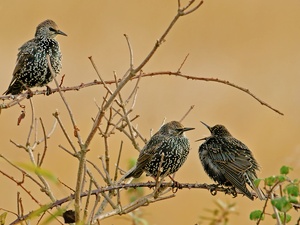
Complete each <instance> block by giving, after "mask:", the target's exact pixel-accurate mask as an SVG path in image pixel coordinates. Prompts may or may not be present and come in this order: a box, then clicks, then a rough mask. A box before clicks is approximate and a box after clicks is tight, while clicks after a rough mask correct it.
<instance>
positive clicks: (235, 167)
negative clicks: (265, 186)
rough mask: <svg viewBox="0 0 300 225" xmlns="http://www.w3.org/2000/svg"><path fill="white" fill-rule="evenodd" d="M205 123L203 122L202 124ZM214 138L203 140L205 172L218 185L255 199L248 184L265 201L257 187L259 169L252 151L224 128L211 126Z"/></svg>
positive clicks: (200, 150)
mask: <svg viewBox="0 0 300 225" xmlns="http://www.w3.org/2000/svg"><path fill="white" fill-rule="evenodd" d="M202 123H203V122H202ZM203 124H204V125H205V126H206V127H207V128H208V129H209V130H210V132H211V136H210V137H207V138H202V139H200V140H205V142H204V143H203V144H202V145H200V147H199V157H200V160H201V163H202V165H203V168H204V170H205V172H206V173H207V174H208V175H209V177H210V178H212V179H213V180H214V181H216V182H217V183H218V184H219V185H224V186H230V187H234V188H237V189H238V190H240V191H241V192H242V193H244V194H245V195H246V196H247V197H248V198H250V199H251V200H253V196H252V194H251V192H250V191H249V190H248V189H247V184H248V185H249V186H250V187H251V188H252V189H253V190H254V191H255V192H256V193H257V195H258V197H259V199H261V200H263V199H265V195H264V194H263V193H262V191H261V190H260V189H259V188H257V187H256V186H255V185H254V180H255V179H257V175H256V170H258V169H259V165H258V163H257V161H256V160H255V159H254V157H253V155H252V153H251V151H250V150H249V148H248V147H247V146H246V145H244V144H243V143H242V142H241V141H239V140H237V139H235V138H234V137H233V136H232V135H231V134H230V133H229V131H228V130H227V129H226V128H225V127H224V126H223V125H215V126H213V127H210V126H208V125H206V124H205V123H203Z"/></svg>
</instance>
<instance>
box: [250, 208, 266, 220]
mask: <svg viewBox="0 0 300 225" xmlns="http://www.w3.org/2000/svg"><path fill="white" fill-rule="evenodd" d="M260 218H261V220H264V218H265V215H264V214H263V213H262V211H261V210H254V211H252V212H251V213H250V220H259V219H260Z"/></svg>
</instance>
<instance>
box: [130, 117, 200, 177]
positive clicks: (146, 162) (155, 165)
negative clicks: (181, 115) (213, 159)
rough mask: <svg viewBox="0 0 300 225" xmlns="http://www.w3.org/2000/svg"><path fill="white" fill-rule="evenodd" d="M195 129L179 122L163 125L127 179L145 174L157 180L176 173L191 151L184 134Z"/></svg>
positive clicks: (146, 146)
mask: <svg viewBox="0 0 300 225" xmlns="http://www.w3.org/2000/svg"><path fill="white" fill-rule="evenodd" d="M193 129H194V128H187V127H184V126H183V125H182V124H181V123H179V122H177V121H172V122H169V123H166V124H165V125H163V126H162V127H161V128H160V130H159V131H158V132H157V133H155V134H154V135H153V136H152V137H151V139H150V140H149V142H148V143H147V144H146V145H145V146H144V148H143V149H142V150H141V152H140V155H139V157H138V159H137V163H136V166H135V167H134V169H133V170H132V171H131V172H130V173H129V174H128V175H126V177H125V178H129V177H134V178H138V177H140V176H141V175H142V173H143V172H146V174H147V175H149V176H153V177H155V178H156V177H157V176H158V175H160V176H168V175H170V174H173V173H175V172H176V171H177V170H178V169H179V168H180V167H181V166H182V165H183V163H184V162H185V160H186V158H187V156H188V154H189V150H190V142H189V140H188V139H187V138H186V137H185V135H184V132H185V131H189V130H193ZM162 157H163V159H162ZM159 169H160V170H159Z"/></svg>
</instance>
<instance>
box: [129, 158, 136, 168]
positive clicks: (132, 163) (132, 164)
mask: <svg viewBox="0 0 300 225" xmlns="http://www.w3.org/2000/svg"><path fill="white" fill-rule="evenodd" d="M128 164H129V168H132V167H134V166H135V164H136V158H130V159H129V160H128Z"/></svg>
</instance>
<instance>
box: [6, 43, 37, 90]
mask: <svg viewBox="0 0 300 225" xmlns="http://www.w3.org/2000/svg"><path fill="white" fill-rule="evenodd" d="M36 50H37V46H36V43H35V42H34V40H33V39H32V40H30V41H28V42H26V43H25V44H23V45H22V46H21V47H20V48H19V53H18V57H17V62H16V66H15V69H14V71H13V77H12V80H11V82H10V84H9V86H11V85H12V84H13V83H14V82H15V81H16V79H18V74H19V71H20V70H21V69H22V68H23V67H24V65H29V64H30V62H32V63H34V55H35V53H36Z"/></svg>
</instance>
